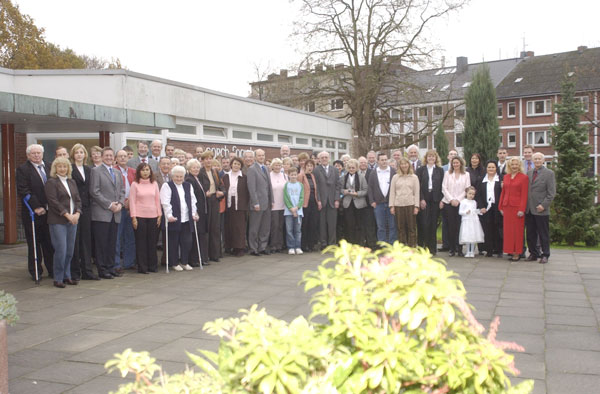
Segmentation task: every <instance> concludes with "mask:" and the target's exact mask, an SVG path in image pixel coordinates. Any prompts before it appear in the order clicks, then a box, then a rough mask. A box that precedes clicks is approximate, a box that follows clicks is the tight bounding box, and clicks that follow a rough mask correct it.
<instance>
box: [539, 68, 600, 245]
mask: <svg viewBox="0 0 600 394" xmlns="http://www.w3.org/2000/svg"><path fill="white" fill-rule="evenodd" d="M561 90H562V92H561V102H560V103H557V104H555V105H554V110H555V112H556V113H557V114H558V124H557V125H556V126H553V127H552V145H553V147H554V150H555V151H556V153H557V155H558V156H557V159H556V162H555V172H556V197H555V199H554V203H553V206H552V211H551V216H550V231H551V239H552V241H554V242H566V243H567V244H568V245H574V244H575V242H580V241H582V242H585V244H586V245H587V246H595V245H597V244H598V242H599V241H600V225H599V224H598V218H599V217H600V216H599V210H598V208H597V207H596V206H595V205H594V199H595V197H596V195H597V193H598V180H597V179H596V178H595V177H591V176H589V170H590V166H591V165H592V163H591V162H590V146H589V144H586V142H587V141H588V140H589V130H588V128H587V126H585V125H582V124H581V123H580V121H581V119H582V117H581V115H582V114H583V113H584V111H583V109H582V107H581V103H580V102H579V101H576V100H575V99H574V96H575V81H574V78H573V77H565V79H564V81H563V82H562V87H561Z"/></svg>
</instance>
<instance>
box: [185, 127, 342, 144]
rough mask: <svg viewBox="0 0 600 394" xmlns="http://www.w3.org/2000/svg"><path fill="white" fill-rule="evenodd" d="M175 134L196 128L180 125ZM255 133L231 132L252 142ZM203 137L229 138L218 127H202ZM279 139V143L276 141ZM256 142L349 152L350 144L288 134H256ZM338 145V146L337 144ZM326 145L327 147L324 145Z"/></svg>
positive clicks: (225, 131)
mask: <svg viewBox="0 0 600 394" xmlns="http://www.w3.org/2000/svg"><path fill="white" fill-rule="evenodd" d="M173 133H180V134H193V135H196V126H190V125H182V124H178V125H177V126H176V128H175V130H173ZM253 134H254V132H252V131H244V130H235V129H233V130H232V131H231V137H232V138H235V139H238V140H252V139H254V135H253ZM202 135H203V136H204V137H217V138H227V129H226V128H225V127H216V126H202ZM275 138H277V141H276V140H275ZM256 140H257V141H262V142H278V143H282V144H290V145H292V144H295V145H307V146H312V147H314V148H323V146H325V147H326V148H328V149H336V145H337V149H339V150H347V149H348V144H347V143H346V142H344V141H334V140H323V139H322V138H308V137H295V138H294V137H293V136H291V135H286V134H276V135H275V134H267V133H261V132H258V131H257V132H256ZM336 143H337V144H336ZM323 144H325V145H323Z"/></svg>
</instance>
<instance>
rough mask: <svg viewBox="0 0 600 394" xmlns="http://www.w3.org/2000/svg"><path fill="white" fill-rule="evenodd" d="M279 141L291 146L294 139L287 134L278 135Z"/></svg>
mask: <svg viewBox="0 0 600 394" xmlns="http://www.w3.org/2000/svg"><path fill="white" fill-rule="evenodd" d="M277 141H279V142H283V143H286V144H291V143H292V137H290V136H289V135H285V134H278V135H277Z"/></svg>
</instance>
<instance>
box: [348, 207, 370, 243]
mask: <svg viewBox="0 0 600 394" xmlns="http://www.w3.org/2000/svg"><path fill="white" fill-rule="evenodd" d="M365 209H366V208H362V209H358V208H356V207H355V206H354V201H351V202H350V205H349V206H348V208H344V235H345V238H346V241H348V242H350V243H352V244H356V245H361V246H365V245H364V238H365V237H364V223H365Z"/></svg>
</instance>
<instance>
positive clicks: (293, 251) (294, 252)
mask: <svg viewBox="0 0 600 394" xmlns="http://www.w3.org/2000/svg"><path fill="white" fill-rule="evenodd" d="M288 254H296V251H295V250H294V249H290V250H288Z"/></svg>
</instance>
